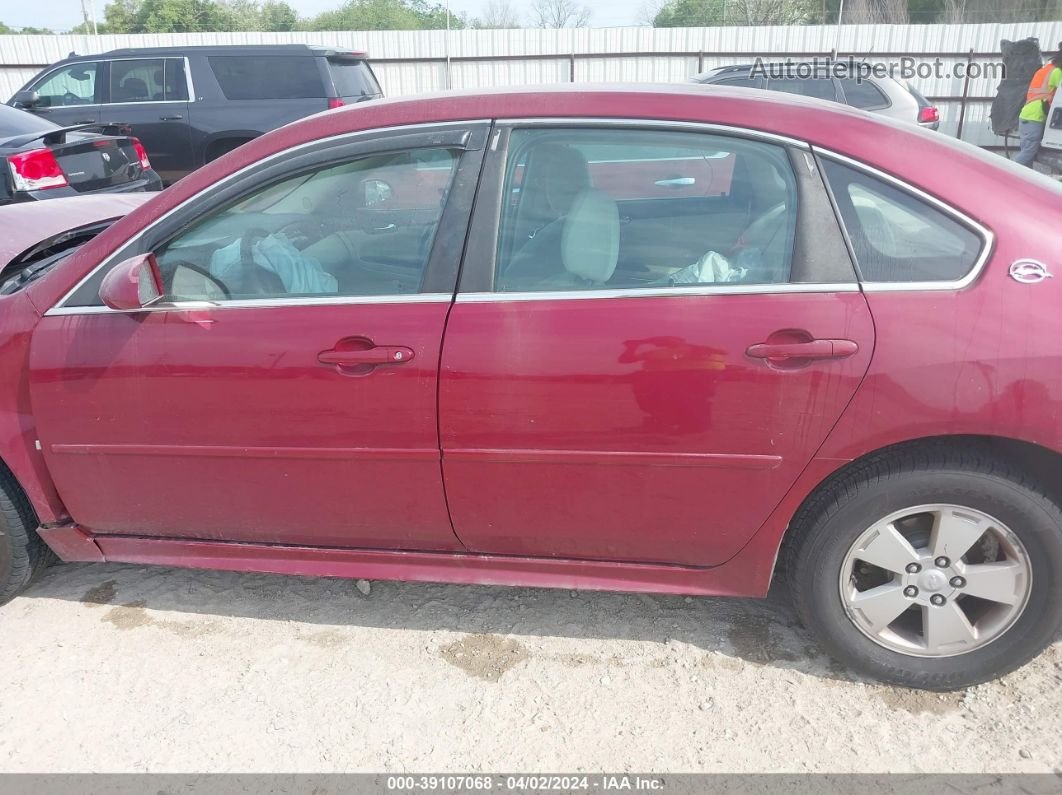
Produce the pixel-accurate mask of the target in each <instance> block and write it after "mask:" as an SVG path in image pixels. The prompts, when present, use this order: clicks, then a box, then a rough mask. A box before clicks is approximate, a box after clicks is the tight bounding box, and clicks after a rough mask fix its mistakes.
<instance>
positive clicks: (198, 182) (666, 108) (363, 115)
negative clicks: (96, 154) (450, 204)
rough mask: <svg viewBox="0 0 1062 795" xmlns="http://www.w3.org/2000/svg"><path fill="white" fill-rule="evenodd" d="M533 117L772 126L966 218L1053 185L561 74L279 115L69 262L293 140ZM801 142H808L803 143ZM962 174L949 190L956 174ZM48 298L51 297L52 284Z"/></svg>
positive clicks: (911, 132)
mask: <svg viewBox="0 0 1062 795" xmlns="http://www.w3.org/2000/svg"><path fill="white" fill-rule="evenodd" d="M493 120H497V121H499V122H513V123H520V122H522V121H525V120H526V121H528V122H538V123H540V124H542V125H543V126H544V127H548V126H556V125H563V124H573V123H577V124H579V125H580V126H584V125H585V126H594V125H607V126H611V124H612V123H613V122H614V121H616V120H622V121H624V122H625V123H630V124H632V125H634V126H636V127H637V126H638V124H639V120H643V122H644V125H645V126H646V127H648V128H650V129H654V128H655V129H659V128H660V127H661V126H663V127H664V128H668V129H681V128H682V126H683V125H690V124H692V125H699V126H692V127H690V129H692V130H699V131H705V132H710V131H713V130H718V131H719V132H720V133H721V134H728V133H729V134H738V135H741V134H745V131H748V132H749V133H751V134H756V133H759V134H763V135H766V136H767V138H768V140H770V139H771V137H772V136H774V137H775V140H777V141H786V140H788V141H791V142H794V145H795V146H797V147H798V151H799V150H803V157H801V158H799V159H798V161H797V162H798V163H799V164H800V165H801V166H804V167H807V168H808V169H809V170H810V171H811V172H812V173H816V171H817V167H816V163H815V160H814V157H813V156H814V153H815V152H816V151H818V152H825V153H830V152H832V153H835V154H837V155H839V156H841V157H849V158H851V159H853V160H854V161H857V162H858V161H862V162H865V163H867V164H869V165H871V166H872V167H873V168H874V169H875V170H876V171H877V172H878V173H882V174H885V175H887V176H892V177H896V178H899V179H901V180H904V181H905V182H907V183H908V184H910V185H913V186H915V187H917V188H918V189H920V190H921V191H922V192H923V193H925V194H928V195H931V196H936V197H938V198H940V199H942V200H944V201H946V202H948V203H949V204H951V205H953V206H955V207H957V208H958V209H960V210H962V211H963V212H965V213H966V214H967V215H969V216H970V217H971V218H975V219H979V218H991V217H994V216H996V215H998V213H999V208H998V206H997V203H998V196H999V194H1000V191H1001V190H1002V189H1003V187H1004V186H1006V187H1007V189H1008V190H1009V194H1008V198H1010V199H1013V203H1014V207H1013V211H1014V212H1017V213H1019V214H1020V212H1021V211H1022V210H1023V209H1026V208H1027V209H1028V210H1029V212H1030V213H1032V212H1034V210H1033V208H1039V207H1042V206H1058V205H1059V202H1062V186H1059V185H1058V184H1055V183H1054V182H1052V181H1051V180H1050V179H1048V178H1047V177H1043V176H1040V175H1035V174H1034V173H1033V172H1032V171H1031V170H1030V169H1027V168H1022V167H1021V166H1018V165H1016V164H1014V163H1012V162H1011V161H1009V160H1007V159H1005V158H1002V157H1000V156H999V155H995V154H990V153H987V152H984V151H982V150H980V149H978V148H977V147H976V146H974V145H973V144H969V143H965V142H961V141H956V140H955V139H953V138H950V137H949V136H946V135H940V134H939V133H935V132H930V131H928V130H924V129H922V128H920V127H919V126H917V125H914V124H909V123H906V122H902V121H896V120H893V119H889V118H884V117H882V116H881V115H880V114H871V113H866V112H864V111H860V110H856V109H854V108H850V107H848V106H846V105H842V104H840V103H837V102H828V101H825V100H817V99H812V98H808V97H797V96H794V95H790V94H786V93H783V92H771V91H750V90H748V89H742V88H731V87H726V86H715V85H707V86H706V85H701V84H695V83H672V84H667V85H644V84H639V85H630V84H622V83H617V84H609V85H589V84H578V83H577V84H565V85H549V86H538V87H535V86H527V87H522V88H518V89H512V88H508V89H495V90H490V91H476V92H468V91H452V92H445V93H439V94H433V95H427V96H423V95H422V96H416V97H403V98H393V99H380V100H374V101H372V102H360V103H358V104H356V105H349V106H346V107H344V108H338V109H336V110H330V111H324V112H321V113H318V114H315V115H313V116H309V117H306V118H304V119H300V120H298V121H295V122H292V123H290V124H287V125H285V126H283V127H279V128H277V129H275V130H273V131H271V132H268V133H266V134H265V135H262V136H260V137H258V138H255V139H254V140H252V141H250V142H248V143H246V144H244V145H243V146H241V147H239V148H237V149H235V150H233V151H232V152H229V153H228V154H226V155H223V156H222V157H220V158H218V159H217V160H214V161H212V162H210V163H207V164H206V165H205V166H203V167H202V168H199V169H197V170H196V171H193V172H192V173H191V174H189V175H188V176H187V177H184V178H183V179H181V180H180V181H179V182H177V183H175V184H174V185H172V186H171V187H169V188H167V189H166V190H165V191H163V192H162V193H159V194H157V195H156V197H155V198H154V199H152V200H151V201H149V202H147V203H146V204H145V205H143V206H142V207H140V208H139V209H137V210H135V211H134V212H132V213H130V214H129V215H128V216H126V217H125V218H123V219H121V220H120V221H118V222H117V223H115V224H114V225H113V226H112V227H110V228H109V229H108V230H106V231H105V232H103V233H101V234H100V235H99V236H98V237H97V238H96V239H95V240H93V241H92V242H91V243H89V244H87V245H86V246H85V248H84V249H80V250H79V251H78V252H77V253H75V254H74V257H73V264H72V267H73V268H74V269H75V272H80V273H81V274H82V275H84V274H85V273H87V272H88V271H89V270H91V268H92V267H94V266H95V264H96V263H98V262H99V261H100V258H102V257H106V256H109V255H110V254H112V253H114V252H115V251H117V249H118V248H119V247H120V246H121V245H123V244H124V242H125V241H126V240H128V238H129V236H131V235H133V234H136V233H137V232H138V231H139V230H142V229H143V228H144V226H145V225H146V224H149V223H151V222H153V221H155V220H158V219H159V218H162V217H163V216H165V215H167V214H168V213H170V212H172V211H174V210H176V209H177V208H178V207H180V206H182V205H184V204H185V203H193V202H195V201H196V200H197V198H198V196H199V194H200V193H201V192H202V191H205V190H207V189H209V188H211V187H212V186H216V185H218V184H219V183H220V182H221V181H223V180H227V179H229V178H236V179H239V177H238V176H237V175H238V174H240V173H241V172H242V171H244V170H245V169H248V168H251V167H253V166H254V165H255V164H256V163H261V162H262V161H264V160H266V159H273V158H282V157H284V156H285V155H286V154H287V153H289V152H290V151H291V150H292V149H293V148H296V147H304V146H306V145H308V144H311V143H319V142H322V141H324V140H327V139H334V138H340V137H342V136H349V135H353V134H357V133H360V132H369V133H372V132H380V133H383V132H384V131H388V132H391V133H394V132H395V131H396V130H401V129H403V128H411V127H413V126H423V125H433V124H448V123H449V124H454V125H457V126H458V127H460V126H462V125H466V124H477V123H478V124H481V125H490V124H491V122H492V121H493ZM809 147H811V148H810V149H809ZM957 185H959V186H962V190H961V191H960V190H957V189H956V186H957ZM40 289H42V290H47V289H54V290H55V294H54V295H53V294H46V295H45V296H44V298H45V299H46V300H58V298H59V292H60V291H61V289H62V286H61V285H58V284H57V285H56V286H55V287H54V288H46V287H42V288H40Z"/></svg>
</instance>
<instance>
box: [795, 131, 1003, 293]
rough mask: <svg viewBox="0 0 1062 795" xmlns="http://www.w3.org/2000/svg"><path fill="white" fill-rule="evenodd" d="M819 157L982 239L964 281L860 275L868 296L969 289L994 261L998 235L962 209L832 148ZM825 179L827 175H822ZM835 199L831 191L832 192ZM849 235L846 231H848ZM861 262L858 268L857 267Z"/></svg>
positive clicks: (817, 152)
mask: <svg viewBox="0 0 1062 795" xmlns="http://www.w3.org/2000/svg"><path fill="white" fill-rule="evenodd" d="M814 151H815V153H816V154H818V155H820V156H821V157H824V158H827V159H829V160H834V161H836V162H838V163H843V164H844V165H846V166H850V167H852V168H854V169H856V170H857V171H862V172H863V173H864V174H868V175H870V176H872V177H875V178H876V179H880V180H881V181H882V182H887V183H889V184H890V185H892V186H893V187H894V188H896V189H898V190H901V191H903V192H905V193H909V194H911V195H912V196H914V197H916V198H918V199H920V200H921V201H923V202H925V203H926V204H929V205H931V206H932V207H933V208H935V209H937V210H940V211H941V212H942V213H944V214H945V215H948V216H950V217H951V218H952V219H954V220H955V221H957V222H959V223H960V224H962V225H963V226H966V227H967V228H968V229H969V230H970V231H972V232H974V233H975V234H977V235H978V236H979V237H980V238H981V253H980V254H979V255H978V257H977V259H976V260H975V261H974V264H973V267H972V268H970V270H969V272H967V273H966V275H964V276H963V277H962V278H961V279H954V280H951V281H931V282H874V281H862V274H860V279H861V281H860V283H861V284H862V287H863V290H864V291H865V292H868V293H894V292H922V291H939V290H962V289H963V288H965V287H969V286H970V285H971V284H973V283H974V282H975V281H977V279H978V278H979V277H980V275H981V272H982V271H983V270H984V269H985V266H987V265H988V261H989V260H990V259H991V258H992V252H993V251H994V250H995V244H996V235H995V233H994V232H993V231H992V230H991V229H989V228H988V227H987V226H985V225H984V224H982V223H980V222H978V221H975V220H974V219H973V218H971V217H970V216H968V215H966V214H965V213H963V212H962V211H961V210H958V209H956V208H955V207H952V206H951V205H950V204H947V203H945V202H943V201H941V200H940V199H938V198H937V197H936V196H933V195H932V194H929V193H926V192H925V191H924V190H921V189H920V188H917V187H915V186H914V185H912V184H910V183H909V182H905V181H903V180H902V179H899V178H898V177H894V176H893V175H892V174H889V173H887V172H885V171H881V170H880V169H877V168H874V167H873V166H871V165H868V164H867V163H864V162H862V161H860V160H854V159H852V158H850V157H847V156H846V155H842V154H838V153H837V152H833V151H831V150H829V149H823V148H821V147H817V146H816V147H814ZM823 178H824V179H825V178H826V175H825V174H823ZM831 198H832V189H831ZM834 211H835V212H836V213H837V220H838V223H839V224H841V227H842V229H843V228H844V221H843V220H842V219H841V216H840V210H839V209H838V208H837V207H836V206H834ZM846 233H847V230H846ZM858 264H859V263H858V262H857V263H856V265H857V266H858Z"/></svg>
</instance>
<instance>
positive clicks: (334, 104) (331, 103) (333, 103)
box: [328, 97, 345, 110]
mask: <svg viewBox="0 0 1062 795" xmlns="http://www.w3.org/2000/svg"><path fill="white" fill-rule="evenodd" d="M344 104H345V103H344V102H343V100H341V99H340V98H339V97H332V98H331V99H329V100H328V109H329V110H333V109H335V108H341V107H343V105H344Z"/></svg>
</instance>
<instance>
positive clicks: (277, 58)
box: [208, 55, 325, 100]
mask: <svg viewBox="0 0 1062 795" xmlns="http://www.w3.org/2000/svg"><path fill="white" fill-rule="evenodd" d="M208 60H209V61H210V68H211V70H213V72H214V76H215V77H216V78H217V80H218V85H219V86H221V93H223V94H224V95H225V98H226V99H236V100H239V99H318V98H320V99H323V98H324V96H325V91H324V83H323V81H322V80H321V71H320V69H319V68H318V65H317V59H316V58H315V57H313V56H309V55H307V56H299V55H214V56H211V57H210V58H209V59H208Z"/></svg>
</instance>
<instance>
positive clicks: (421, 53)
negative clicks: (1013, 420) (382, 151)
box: [0, 21, 1062, 145]
mask: <svg viewBox="0 0 1062 795" xmlns="http://www.w3.org/2000/svg"><path fill="white" fill-rule="evenodd" d="M1027 36H1037V37H1039V39H1040V41H1041V43H1042V45H1043V46H1044V48H1045V49H1050V48H1053V47H1054V46H1055V43H1057V42H1059V41H1062V21H1059V22H1050V23H1041V24H1008V25H851V26H848V25H846V26H843V27H841V28H839V29H838V28H836V27H820V26H792V27H749V28H736V27H729V28H583V29H567V30H541V29H526V30H460V31H450V32H447V31H379V32H377V31H371V32H335V33H203V34H178V33H174V34H155V35H129V36H98V37H97V36H73V35H61V36H0V95H2V96H3V97H4V98H5V99H6V98H7V97H10V96H11V95H12V94H13V93H14V92H15V91H16V90H17V89H18V88H19V87H21V86H22V85H23V84H24V83H25V82H26V81H27V80H29V79H30V78H31V77H32V76H33V75H34V74H36V73H37V72H38V71H39V70H40V69H41V68H42V67H43V66H46V65H47V64H49V63H52V62H54V61H56V60H58V59H60V58H63V57H65V56H66V55H67V54H69V53H71V52H77V53H81V54H88V53H98V52H105V51H107V50H112V49H117V48H119V47H146V46H178V47H180V46H191V45H196V44H260V43H294V42H301V43H308V44H323V45H330V46H336V47H343V48H351V49H359V50H367V51H368V52H369V53H370V55H371V56H372V59H373V63H374V65H375V68H376V71H377V74H378V75H379V77H380V82H381V83H382V84H383V87H384V91H385V92H386V93H387V94H388V95H390V96H401V95H406V94H416V93H421V92H425V91H438V90H444V89H447V88H455V89H459V88H486V87H494V86H518V85H528V84H535V83H563V82H577V83H583V82H614V81H634V82H661V83H668V82H680V81H684V80H686V79H687V78H688V77H689V76H690V75H692V74H695V73H696V72H698V71H703V70H705V69H710V68H712V67H713V66H722V65H725V64H731V63H740V62H748V61H750V60H752V59H754V58H756V57H759V56H762V57H764V58H770V59H771V60H784V59H786V58H789V57H792V58H794V59H797V58H800V59H806V58H811V57H813V56H824V55H827V54H829V53H831V52H833V51H836V52H837V53H839V54H840V55H842V56H844V55H849V54H853V55H856V56H857V57H859V58H863V57H868V59H869V60H871V61H874V62H883V63H894V62H900V61H903V60H907V62H908V63H909V64H911V65H912V66H917V67H918V68H920V69H922V70H923V71H922V73H921V74H919V75H917V76H915V77H913V78H912V82H913V84H914V85H915V86H916V87H917V88H918V89H919V90H920V91H921V92H922V93H923V94H925V95H926V96H927V97H929V98H930V99H931V100H932V101H934V102H935V103H936V104H938V105H939V106H940V108H941V113H942V121H943V125H942V128H943V129H944V130H945V131H946V132H948V133H950V134H952V135H955V134H957V133H959V132H960V131H961V137H962V138H963V139H965V140H968V141H971V142H973V143H977V144H980V145H998V144H1000V143H1001V141H1000V139H998V138H996V137H995V136H993V135H992V133H991V130H990V129H989V127H988V110H989V104H990V102H991V98H992V97H993V96H994V94H995V91H996V85H997V84H998V82H999V78H1000V76H1001V75H1000V73H999V71H998V70H996V69H993V68H992V64H998V61H999V42H1000V40H1001V39H1012V40H1014V39H1021V38H1025V37H1027ZM937 59H939V64H938V65H937V66H934V63H935V62H937ZM970 66H972V67H973V68H972V69H970V68H969V67H970ZM931 68H932V70H933V71H932V73H928V72H926V71H925V70H927V69H931ZM964 71H965V72H970V73H971V76H970V77H969V78H967V77H966V76H965V74H964ZM964 98H965V99H964Z"/></svg>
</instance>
